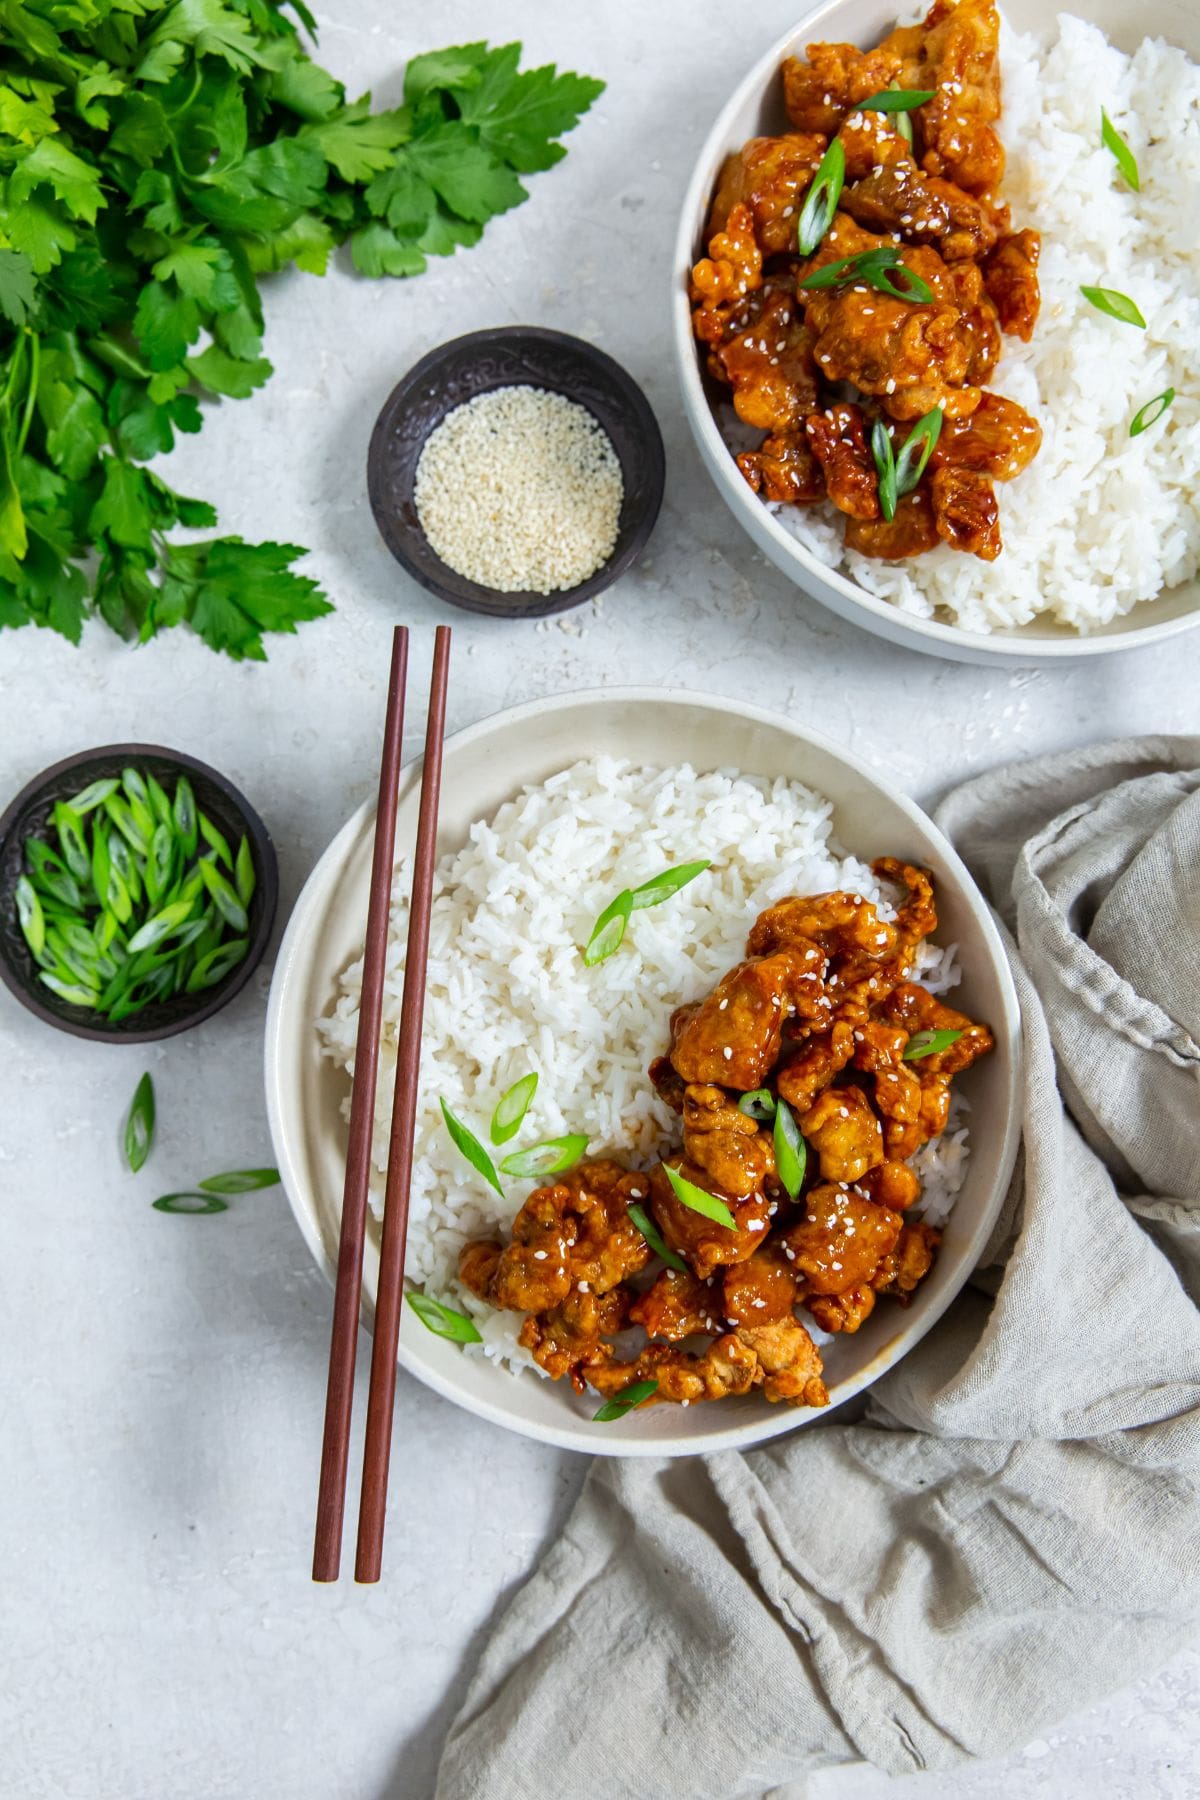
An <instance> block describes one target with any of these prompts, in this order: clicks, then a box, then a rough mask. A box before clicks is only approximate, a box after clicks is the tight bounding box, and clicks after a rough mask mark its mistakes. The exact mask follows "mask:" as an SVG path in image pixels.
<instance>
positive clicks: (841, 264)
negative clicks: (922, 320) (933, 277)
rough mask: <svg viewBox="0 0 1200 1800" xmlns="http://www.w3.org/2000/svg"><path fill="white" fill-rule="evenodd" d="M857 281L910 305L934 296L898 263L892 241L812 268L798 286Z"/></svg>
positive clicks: (837, 285) (921, 303)
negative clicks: (820, 266) (817, 267)
mask: <svg viewBox="0 0 1200 1800" xmlns="http://www.w3.org/2000/svg"><path fill="white" fill-rule="evenodd" d="M860 281H862V282H866V284H867V286H868V287H873V288H876V289H877V290H878V292H879V293H881V294H890V295H891V296H892V298H893V300H904V301H907V302H908V303H909V304H910V305H919V306H927V305H928V304H929V302H930V301H931V300H932V299H933V289H932V288H931V287H930V286H929V284H928V282H925V281H922V279H921V277H920V276H919V275H915V274H914V273H913V271H912V270H911V269H910V268H909V267H908V265H907V264H906V263H903V262H901V260H900V252H899V251H898V250H897V249H896V246H895V245H894V244H879V245H877V246H876V247H875V248H874V249H872V250H863V251H860V253H859V254H858V255H857V256H843V257H839V259H838V260H837V261H836V262H831V263H825V264H824V266H823V267H822V268H820V269H815V270H814V271H813V273H812V274H811V275H806V276H805V277H804V279H803V281H800V282H798V283H797V285H798V286H799V287H802V288H844V287H853V286H854V284H855V283H856V282H860Z"/></svg>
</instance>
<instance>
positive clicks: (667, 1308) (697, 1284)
mask: <svg viewBox="0 0 1200 1800" xmlns="http://www.w3.org/2000/svg"><path fill="white" fill-rule="evenodd" d="M629 1323H630V1324H631V1325H641V1326H642V1327H644V1329H645V1331H646V1334H647V1336H648V1337H652V1338H663V1339H665V1340H666V1342H667V1343H668V1344H678V1343H681V1342H682V1341H683V1339H684V1338H690V1337H719V1336H720V1335H721V1333H722V1332H723V1331H724V1329H725V1327H724V1325H723V1323H722V1313H721V1293H720V1290H719V1289H718V1288H716V1287H714V1286H713V1285H712V1284H711V1282H706V1281H697V1279H696V1277H695V1276H694V1275H691V1274H687V1275H683V1274H680V1272H679V1271H678V1270H677V1269H663V1271H662V1272H661V1274H659V1275H657V1276H656V1277H655V1279H654V1281H653V1282H652V1283H651V1285H650V1286H649V1287H648V1288H647V1289H646V1291H645V1293H644V1294H639V1295H638V1297H637V1299H636V1300H635V1301H634V1302H633V1305H632V1306H631V1307H630V1308H629Z"/></svg>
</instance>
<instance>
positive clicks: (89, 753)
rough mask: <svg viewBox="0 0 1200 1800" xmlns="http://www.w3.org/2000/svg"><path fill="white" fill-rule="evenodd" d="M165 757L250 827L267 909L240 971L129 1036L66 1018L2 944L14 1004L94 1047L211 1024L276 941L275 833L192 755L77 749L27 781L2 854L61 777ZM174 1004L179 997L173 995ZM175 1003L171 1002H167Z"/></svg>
mask: <svg viewBox="0 0 1200 1800" xmlns="http://www.w3.org/2000/svg"><path fill="white" fill-rule="evenodd" d="M152 756H154V757H160V758H161V759H162V761H163V762H168V763H174V764H175V765H176V766H177V767H178V768H180V769H186V770H189V771H190V772H191V773H192V774H195V775H200V776H202V777H203V778H204V779H205V780H206V781H208V782H210V783H211V784H212V786H214V787H216V788H219V789H220V791H221V793H222V794H223V795H224V796H225V797H226V799H227V800H228V802H229V804H230V806H231V807H232V808H233V809H234V810H235V811H236V812H237V813H238V814H239V815H240V817H241V818H242V820H243V821H244V823H245V826H246V836H247V837H248V838H249V839H250V842H251V845H252V847H253V850H254V855H255V863H256V873H257V876H258V881H259V884H260V888H259V891H260V892H261V894H262V907H261V911H260V915H259V922H258V924H257V926H256V927H255V929H254V932H253V934H252V936H251V939H250V945H249V948H248V949H247V951H246V954H245V956H244V957H243V959H242V961H241V962H240V963H239V964H238V966H237V967H236V968H235V969H231V970H230V972H229V974H228V975H227V976H226V977H225V980H224V981H222V982H220V983H219V984H218V985H217V987H215V988H214V989H213V990H212V991H211V992H210V993H209V994H207V995H206V996H205V997H204V998H203V1000H200V999H199V996H198V997H197V999H198V1002H199V1003H198V1004H197V1005H196V1006H195V1007H181V1009H180V1011H179V1014H178V1016H177V1017H175V1018H171V1019H167V1020H164V1021H163V1022H162V1023H161V1024H159V1025H151V1026H146V1027H143V1028H141V1029H137V1028H134V1029H132V1030H128V1031H122V1030H119V1029H118V1028H117V1027H115V1026H101V1025H90V1024H88V1023H86V1021H85V1020H84V1019H82V1018H80V1019H78V1020H77V1019H74V1018H69V1017H67V1016H66V1015H65V1014H64V1013H60V1012H56V1011H55V1009H54V1008H53V1007H52V1006H51V1005H49V1004H48V1003H47V1002H45V1001H43V1000H41V999H40V998H39V997H38V996H37V995H36V994H34V993H32V992H30V990H29V989H28V988H26V987H25V986H24V985H23V984H22V983H21V982H20V981H19V980H18V979H17V975H16V972H15V970H14V969H13V967H12V964H11V962H10V961H9V958H8V956H7V954H6V953H5V951H4V947H3V940H2V939H0V981H3V983H4V985H5V987H6V988H7V989H8V991H9V993H10V994H12V995H13V997H14V999H16V1000H19V1001H20V1002H21V1005H22V1006H24V1007H25V1008H26V1010H27V1011H28V1012H31V1013H32V1014H33V1015H34V1017H35V1018H38V1019H41V1020H43V1021H44V1023H46V1024H47V1025H53V1026H55V1027H56V1028H57V1029H58V1030H59V1031H65V1032H67V1033H69V1035H70V1036H72V1037H78V1038H86V1039H87V1040H89V1041H90V1042H91V1043H100V1044H150V1043H154V1042H156V1041H157V1040H159V1039H160V1038H169V1037H176V1036H177V1035H178V1034H179V1033H180V1032H182V1031H189V1030H190V1029H191V1027H192V1026H193V1025H200V1024H202V1023H203V1021H204V1020H205V1019H211V1018H212V1016H213V1014H214V1013H218V1012H220V1011H221V1009H222V1007H224V1006H227V1005H228V1004H229V1002H230V1001H231V1000H232V999H233V998H234V997H235V995H237V994H239V993H240V992H241V991H242V989H243V988H244V987H245V985H246V983H247V982H248V981H249V979H250V977H251V975H253V973H254V971H255V969H256V968H257V967H258V965H259V963H260V962H261V961H262V959H263V956H264V954H265V952H266V948H267V945H268V943H269V942H270V938H271V931H272V928H273V926H274V923H275V913H276V911H277V909H278V905H279V863H278V859H277V857H276V854H275V845H274V844H273V842H272V841H271V834H270V832H269V831H268V830H267V827H266V825H265V824H264V823H263V820H262V818H261V817H260V815H259V813H258V812H257V811H256V810H255V808H254V807H253V806H251V804H250V802H249V800H247V798H246V796H245V795H244V794H243V793H242V791H241V789H240V788H239V787H237V786H236V785H235V784H234V783H233V782H232V781H230V779H229V777H228V776H227V775H222V773H221V771H220V770H219V769H214V768H213V767H212V765H211V763H206V762H202V761H201V760H200V758H199V757H197V756H189V755H188V753H187V752H186V751H185V750H172V749H171V748H170V747H169V746H168V745H166V744H97V745H96V746H95V747H94V748H93V749H90V750H77V751H75V752H74V753H73V754H72V755H71V756H64V757H61V758H60V759H59V761H58V762H55V763H51V764H49V766H48V767H47V768H45V769H43V770H42V771H41V773H40V774H39V775H35V776H34V777H33V779H32V780H31V781H27V782H26V783H25V786H24V787H23V788H22V789H21V791H20V793H18V794H16V795H15V796H14V798H13V799H12V800H11V801H10V802H9V804H8V805H7V806H6V807H5V809H4V812H3V813H2V814H0V849H3V847H4V845H5V844H7V842H8V839H9V837H10V835H11V833H12V831H13V828H14V826H15V825H16V823H17V821H18V819H19V818H20V816H21V814H22V813H23V812H24V811H25V809H26V808H27V807H28V806H29V805H30V803H31V802H35V801H36V800H38V799H39V798H40V796H41V795H42V793H43V792H44V791H45V789H46V788H47V787H49V786H51V785H52V784H53V783H54V782H55V781H57V780H58V778H59V777H60V776H62V775H66V774H69V773H70V771H71V770H72V769H77V768H80V767H81V766H83V765H84V764H89V763H95V762H102V761H104V762H107V761H109V760H111V761H113V762H118V761H119V762H133V761H136V760H137V759H138V758H146V757H152ZM173 999H174V1000H177V999H178V996H173ZM166 1004H168V1005H169V1004H171V1002H166Z"/></svg>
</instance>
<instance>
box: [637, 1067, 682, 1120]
mask: <svg viewBox="0 0 1200 1800" xmlns="http://www.w3.org/2000/svg"><path fill="white" fill-rule="evenodd" d="M646 1073H647V1075H648V1076H649V1077H650V1085H651V1087H652V1088H653V1089H654V1091H655V1093H656V1094H657V1095H658V1097H659V1099H660V1100H663V1101H665V1102H666V1104H667V1105H668V1106H669V1107H670V1108H671V1111H672V1112H677V1113H681V1112H682V1111H683V1096H684V1093H685V1092H686V1089H687V1082H686V1081H685V1080H684V1079H683V1076H682V1075H681V1074H680V1073H679V1070H678V1069H677V1068H676V1067H675V1064H674V1063H673V1062H672V1061H671V1058H670V1057H669V1056H656V1057H655V1058H654V1061H653V1062H652V1063H651V1064H650V1067H649V1068H648V1069H647V1070H646Z"/></svg>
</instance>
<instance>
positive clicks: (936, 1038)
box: [901, 1027, 965, 1062]
mask: <svg viewBox="0 0 1200 1800" xmlns="http://www.w3.org/2000/svg"><path fill="white" fill-rule="evenodd" d="M964 1029H965V1027H964ZM961 1036H962V1032H961V1031H914V1032H913V1034H912V1036H911V1037H910V1038H909V1040H908V1042H907V1044H906V1045H905V1046H904V1055H903V1058H902V1059H901V1060H902V1061H904V1062H920V1060H921V1058H922V1057H923V1056H938V1055H940V1053H941V1052H942V1051H943V1050H948V1049H949V1048H950V1046H951V1044H957V1042H958V1040H959V1038H960V1037H961Z"/></svg>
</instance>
